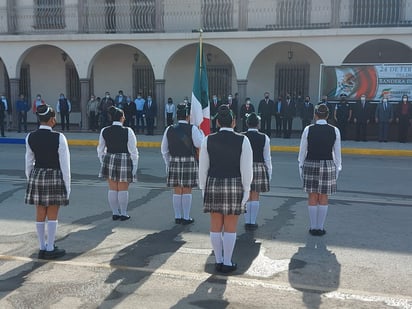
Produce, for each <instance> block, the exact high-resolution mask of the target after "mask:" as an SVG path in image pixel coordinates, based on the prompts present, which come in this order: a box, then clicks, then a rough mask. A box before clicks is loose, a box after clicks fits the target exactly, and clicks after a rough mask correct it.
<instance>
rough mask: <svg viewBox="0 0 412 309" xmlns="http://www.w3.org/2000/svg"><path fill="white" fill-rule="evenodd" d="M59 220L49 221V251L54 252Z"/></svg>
mask: <svg viewBox="0 0 412 309" xmlns="http://www.w3.org/2000/svg"><path fill="white" fill-rule="evenodd" d="M57 222H58V221H57V220H49V221H47V251H53V250H54V241H55V240H56V232H57Z"/></svg>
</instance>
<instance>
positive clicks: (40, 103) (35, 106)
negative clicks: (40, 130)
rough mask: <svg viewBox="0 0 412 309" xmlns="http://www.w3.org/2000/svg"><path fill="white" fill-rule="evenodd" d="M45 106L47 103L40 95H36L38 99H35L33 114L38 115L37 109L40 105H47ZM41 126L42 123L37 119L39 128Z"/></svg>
mask: <svg viewBox="0 0 412 309" xmlns="http://www.w3.org/2000/svg"><path fill="white" fill-rule="evenodd" d="M45 104H46V102H45V101H44V100H43V99H42V98H41V95H40V94H38V95H36V98H35V99H34V101H33V104H32V106H33V107H32V111H33V114H36V112H37V108H38V107H39V106H40V105H45ZM39 125H40V122H39V120H38V117H37V126H39Z"/></svg>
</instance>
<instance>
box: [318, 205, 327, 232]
mask: <svg viewBox="0 0 412 309" xmlns="http://www.w3.org/2000/svg"><path fill="white" fill-rule="evenodd" d="M327 213H328V205H319V206H318V227H317V228H318V229H319V230H323V226H324V224H325V220H326V214H327Z"/></svg>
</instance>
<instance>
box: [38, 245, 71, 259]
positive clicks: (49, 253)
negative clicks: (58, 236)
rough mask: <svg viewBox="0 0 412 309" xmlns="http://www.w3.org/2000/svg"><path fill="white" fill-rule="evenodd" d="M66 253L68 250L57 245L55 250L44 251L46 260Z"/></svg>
mask: <svg viewBox="0 0 412 309" xmlns="http://www.w3.org/2000/svg"><path fill="white" fill-rule="evenodd" d="M65 254H66V250H64V249H59V248H57V247H56V246H55V247H54V250H53V251H45V252H44V257H43V259H45V260H53V259H57V258H59V257H62V256H64V255H65Z"/></svg>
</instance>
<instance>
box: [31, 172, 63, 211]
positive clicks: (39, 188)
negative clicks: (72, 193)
mask: <svg viewBox="0 0 412 309" xmlns="http://www.w3.org/2000/svg"><path fill="white" fill-rule="evenodd" d="M24 201H25V203H26V204H30V205H41V206H50V205H57V206H66V205H68V204H69V200H68V198H67V191H66V187H65V185H64V181H63V175H62V172H61V170H60V169H54V168H33V169H32V171H31V173H30V176H29V182H28V184H27V189H26V195H25V197H24Z"/></svg>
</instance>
